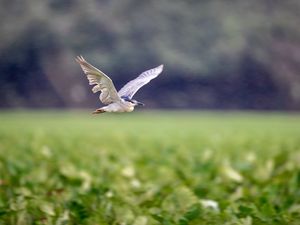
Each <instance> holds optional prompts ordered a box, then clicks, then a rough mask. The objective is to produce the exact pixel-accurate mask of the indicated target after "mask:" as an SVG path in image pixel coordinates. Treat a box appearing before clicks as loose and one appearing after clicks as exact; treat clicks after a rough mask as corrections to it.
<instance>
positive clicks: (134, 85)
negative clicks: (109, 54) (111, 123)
mask: <svg viewBox="0 0 300 225" xmlns="http://www.w3.org/2000/svg"><path fill="white" fill-rule="evenodd" d="M76 61H77V62H78V63H79V65H80V66H81V69H82V70H83V72H84V73H85V75H86V76H87V79H88V81H89V84H90V85H94V87H93V88H92V92H93V93H97V92H99V91H100V92H101V93H100V96H99V99H100V101H101V102H102V103H103V104H105V105H106V106H104V107H101V108H98V109H96V110H95V111H94V112H93V114H99V113H105V112H121V113H122V112H132V111H133V110H134V107H135V106H144V105H145V104H144V103H141V102H139V101H137V100H135V99H133V98H132V97H133V96H134V94H135V93H136V92H137V91H138V90H139V89H140V88H141V87H143V86H144V85H145V84H147V83H149V82H150V81H151V80H152V79H154V78H156V77H157V76H158V75H159V74H160V73H161V72H162V71H163V68H164V65H160V66H157V67H155V68H153V69H150V70H147V71H145V72H143V73H141V74H140V75H139V76H138V77H137V78H135V79H133V80H131V81H129V82H128V83H127V84H125V85H124V86H123V87H122V88H121V89H120V90H119V91H118V92H117V90H116V88H115V85H114V84H113V81H112V80H111V79H110V78H109V76H107V75H106V74H105V73H103V72H102V71H101V70H99V69H97V68H96V67H94V66H92V65H91V64H90V63H88V62H87V61H86V60H85V59H84V58H83V57H82V56H77V57H76Z"/></svg>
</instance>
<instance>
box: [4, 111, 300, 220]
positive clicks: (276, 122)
mask: <svg viewBox="0 0 300 225" xmlns="http://www.w3.org/2000/svg"><path fill="white" fill-rule="evenodd" d="M0 122H1V123H0V224H1V225H2V224H13V225H25V224H57V225H62V224H93V225H96V224H99V225H106V224H113V225H125V224H126V225H152V224H154V225H155V224H162V225H174V224H180V225H199V224H227V225H229V224H237V225H238V224H240V225H242V224H243V225H250V224H295V225H296V224H300V116H297V115H295V114H294V115H293V114H290V115H287V114H279V113H269V114H266V113H264V114H254V113H230V112H227V113H210V112H204V113H203V112H202V113H200V112H134V113H131V114H122V115H121V114H103V115H99V116H94V115H91V114H90V112H38V113H37V112H18V113H17V112H2V113H0Z"/></svg>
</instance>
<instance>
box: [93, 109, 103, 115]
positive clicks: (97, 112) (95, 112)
mask: <svg viewBox="0 0 300 225" xmlns="http://www.w3.org/2000/svg"><path fill="white" fill-rule="evenodd" d="M100 113H105V111H104V110H103V109H101V108H100V109H96V110H95V111H94V112H93V114H100Z"/></svg>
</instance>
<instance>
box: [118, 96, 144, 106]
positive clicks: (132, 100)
mask: <svg viewBox="0 0 300 225" xmlns="http://www.w3.org/2000/svg"><path fill="white" fill-rule="evenodd" d="M121 98H122V99H123V100H124V101H126V102H130V103H132V104H133V105H134V106H137V105H141V106H144V105H145V104H144V103H141V102H139V101H137V100H135V99H130V98H128V97H126V96H122V97H121Z"/></svg>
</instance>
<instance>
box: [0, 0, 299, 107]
mask: <svg viewBox="0 0 300 225" xmlns="http://www.w3.org/2000/svg"><path fill="white" fill-rule="evenodd" d="M299 12H300V1H297V0H286V1H260V0H253V1H237V0H232V1H221V0H219V1H217V0H211V1H193V0H190V1H180V0H149V1H139V0H124V1H118V0H110V1H108V0H102V1H99V0H98V1H97V0H87V1H78V0H65V1H61V0H48V1H39V0H27V1H24V0H22V1H21V0H9V1H8V0H0V31H1V36H0V96H1V98H0V107H2V108H9V107H36V108H38V107H94V106H95V105H96V104H98V103H97V98H98V96H96V95H93V94H92V93H91V91H90V88H89V86H88V83H87V80H86V79H85V78H84V75H83V73H82V71H81V69H80V68H79V66H78V65H77V64H76V62H75V60H74V57H75V56H76V55H78V54H81V55H83V56H84V57H85V58H86V59H87V60H88V61H90V62H91V63H93V64H94V65H95V66H97V67H99V68H100V69H101V70H103V71H104V72H106V73H107V74H108V75H110V76H111V77H112V79H113V80H114V81H115V85H116V86H117V88H120V87H121V86H122V85H123V84H125V82H126V81H128V80H129V79H132V78H134V77H135V76H137V75H138V74H139V73H140V72H142V71H143V70H145V69H148V68H152V67H155V66H157V65H159V64H164V65H165V71H164V72H163V74H162V75H161V76H160V77H159V78H158V79H156V80H155V81H153V82H152V83H151V84H150V85H148V86H146V87H145V88H144V89H143V91H141V92H138V94H137V97H136V98H137V99H140V100H143V101H144V102H145V103H146V104H147V105H148V107H149V108H151V107H152V108H158V107H162V108H206V109H267V110H272V109H276V110H277V109H278V110H299V109H300V74H299V73H300V29H299V19H300V18H299V17H300V16H299V15H300V14H299Z"/></svg>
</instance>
